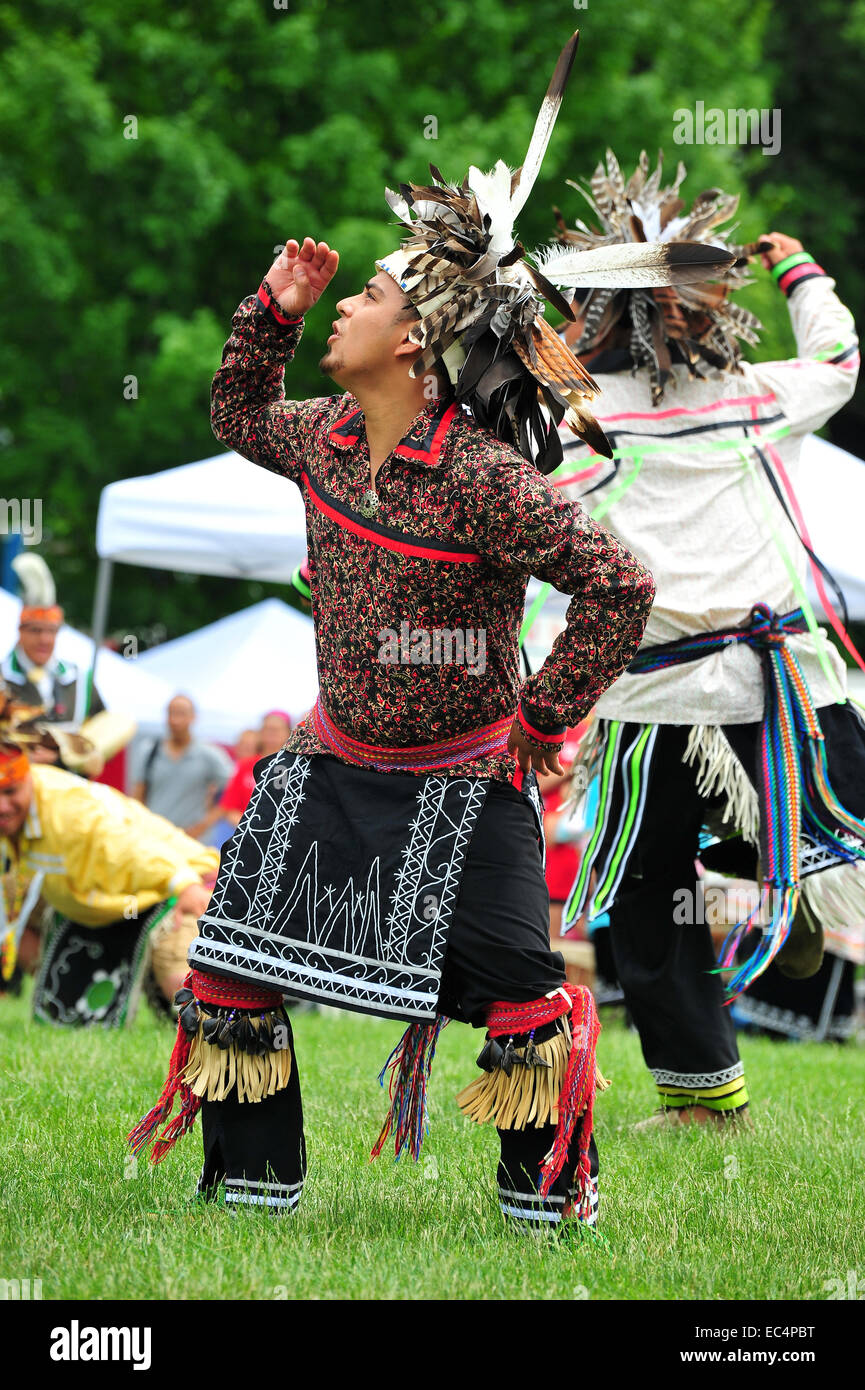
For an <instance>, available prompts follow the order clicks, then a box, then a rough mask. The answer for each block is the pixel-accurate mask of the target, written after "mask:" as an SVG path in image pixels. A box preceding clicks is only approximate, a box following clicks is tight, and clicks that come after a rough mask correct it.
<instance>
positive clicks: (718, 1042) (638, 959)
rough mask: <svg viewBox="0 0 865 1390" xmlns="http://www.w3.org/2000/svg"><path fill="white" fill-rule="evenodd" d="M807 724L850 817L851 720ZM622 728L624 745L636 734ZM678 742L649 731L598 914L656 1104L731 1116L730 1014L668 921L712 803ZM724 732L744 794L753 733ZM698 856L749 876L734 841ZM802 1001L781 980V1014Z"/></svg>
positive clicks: (679, 930)
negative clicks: (610, 889)
mask: <svg viewBox="0 0 865 1390" xmlns="http://www.w3.org/2000/svg"><path fill="white" fill-rule="evenodd" d="M819 717H820V723H821V726H822V729H823V732H824V734H825V737H826V758H827V765H828V772H829V778H830V781H831V783H832V786H833V788H834V790H835V792H836V794H837V795H838V797H839V799H840V801H841V802H842V804H843V805H844V806H846V808H847V809H848V810H849V811H852V812H853V814H854V815H857V816H860V817H861V816H862V815H863V812H865V726H863V721H862V719H861V717H860V716H859V714H858V712H857V711H856V709H855V708H854V707H853V706H851V705H849V704H847V705H828V706H826V707H823V708H821V709H820V711H819ZM622 727H623V731H624V732H623V738H622V744H623V746H624V745H625V744H627V743H628V742H629V740H630V738H632V737H633V736H634V735H635V733H636V732H637V731H638V729H639V728H640V726H639V725H636V724H623V726H622ZM689 732H690V730H689V729H688V728H687V727H684V726H680V725H670V724H662V725H659V726H658V729H657V737H656V743H655V749H654V754H653V757H652V763H651V769H650V772H649V776H648V784H647V791H646V802H645V808H644V811H643V814H642V820H641V823H640V829H639V832H638V835H637V839H636V842H635V845H634V849H633V851H632V853H631V856H630V859H629V861H628V866H627V872H626V873H625V875H624V877H623V879H622V883H621V886H620V889H619V891H618V893H617V896H616V900H615V902H614V904H613V906H612V907H611V908H610V941H611V946H612V951H613V956H614V959H615V964H616V971H617V974H618V976H619V980H620V981H621V984H622V989H623V991H624V994H625V999H626V1002H627V1005H628V1008H629V1009H630V1012H631V1015H632V1017H633V1019H634V1022H635V1024H636V1026H637V1028H638V1030H639V1033H640V1042H641V1044H642V1048H643V1056H644V1058H645V1060H646V1064H647V1066H648V1067H649V1069H650V1070H651V1072H652V1076H653V1078H654V1080H655V1083H656V1085H657V1086H658V1089H659V1091H660V1093H661V1098H662V1101H663V1103H664V1104H665V1105H667V1106H681V1105H689V1104H697V1103H699V1104H701V1105H705V1106H708V1107H709V1108H710V1109H716V1110H733V1109H736V1108H741V1107H742V1106H743V1105H744V1104H746V1103H747V1091H746V1089H745V1080H744V1072H743V1068H742V1064H741V1062H740V1060H739V1052H738V1047H737V1044H736V1037H735V1028H734V1019H733V1013H732V1011H731V1009H730V1008H728V1007H725V1006H723V989H722V986H721V984H720V977H719V976H718V975H716V974H713V973H711V972H713V971H714V970H715V968H716V961H715V955H714V949H713V946H712V940H711V933H710V931H709V927H708V925H700V924H699V922H694V921H691V922H686V923H680V924H677V922H676V912H675V902H676V899H675V897H674V895H675V894H677V893H679V892H681V890H683V889H684V890H686V892H687V893H691V894H693V897H692V899H691V900H692V901H693V902H695V903H696V901H697V880H696V874H695V871H694V860H695V859H696V858H697V857H698V853H699V833H700V828H701V826H702V824H703V823H704V821H705V820H706V817H707V814H708V813H710V812H711V811H712V810H713V809H718V808H719V807H720V806H721V804H722V803H721V801H720V800H713V799H708V798H706V797H703V796H701V795H700V794H699V793H698V791H697V772H696V770H695V769H694V768H693V767H691V766H689V765H687V764H685V763H683V762H682V757H683V755H684V753H685V747H686V743H687V739H688V734H689ZM724 734H725V736H726V738H727V740H728V742H729V743H730V745H731V747H732V748H733V751H734V752H735V754H736V756H737V758H738V759H739V761H740V762H741V764H742V766H743V768H744V770H745V772H746V773H747V775H748V777H749V778H750V780H751V781H752V783H753V784H754V785H755V786H756V785H757V758H758V752H759V734H760V725H759V724H757V723H751V724H729V725H724ZM612 823H613V822H612V818H611V824H612ZM700 857H701V859H702V861H703V863H704V864H705V865H706V866H707V867H709V868H716V869H718V870H720V871H721V872H726V873H733V874H736V875H738V876H740V877H743V878H756V877H757V852H756V850H755V849H754V848H753V846H751V845H748V844H746V843H745V842H744V841H743V840H742V839H741V838H739V837H736V838H734V839H732V840H727V841H722V842H721V843H720V844H719V845H717V846H713V847H712V848H711V849H710V850H708V851H703V852H702V853H701V854H700ZM679 901H681V899H680V900H679ZM827 968H828V967H827ZM778 979H783V977H781V976H780V975H779V974H778V972H777V971H775V970H774V967H770V969H769V970H767V971H766V972H765V974H764V975H761V976H760V977H758V979H757V980H755V981H754V983H753V984H752V985H751V986H750V987H749V989H748V991H747V994H746V995H745V996H744V999H745V1000H746V1001H747V1000H751V1001H754V1003H755V1004H756V1002H757V1001H759V1000H763V1001H764V1002H765V1003H766V1004H767V1005H773V1004H774V999H773V997H772V996H773V990H775V989H776V988H777V987H778V986H777V980H778ZM809 992H810V990H809V982H808V981H807V980H805V981H798V980H785V981H784V985H783V994H784V1001H785V1007H787V1008H793V1009H795V1008H796V1005H795V1003H794V1002H793V1001H795V1000H796V998H797V997H798V999H799V1000H800V1001H801V1008H802V1011H803V1012H807V1001H808V997H809ZM747 1008H748V1005H747V1004H746V1005H745V1009H746V1010H747Z"/></svg>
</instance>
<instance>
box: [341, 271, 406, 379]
mask: <svg viewBox="0 0 865 1390" xmlns="http://www.w3.org/2000/svg"><path fill="white" fill-rule="evenodd" d="M336 308H337V313H338V314H339V318H338V320H337V321H336V322H335V323H334V326H333V333H332V334H331V336H330V337H329V338H328V340H327V351H326V353H325V355H324V357H322V359H321V361H320V363H319V366H320V368H321V370H322V371H323V372H326V373H327V375H328V376H329V377H332V378H333V380H334V381H335V382H337V383H338V384H339V385H340V386H348V385H349V383H352V382H357V381H363V379H364V378H370V379H375V378H377V377H381V375H382V372H383V371H386V370H392V369H393V367H394V365H395V363H401V364H403V365H404V370H405V374H406V376H407V375H408V372H409V368H410V367H411V364H412V362H413V360H414V358H415V357H416V356H417V353H418V348H417V347H412V346H410V345H409V346H408V347H406V346H405V345H406V343H407V339H408V334H409V332H410V330H411V328H412V326H413V324H414V323H416V322H417V316H416V315H415V314H414V313H413V312H412V311H411V305H410V304H409V301H408V299H407V298H406V296H405V295H404V294H403V292H402V290H401V289H400V287H399V285H398V284H397V283H396V281H395V280H392V279H391V277H390V276H389V275H388V274H387V272H386V271H384V270H379V271H377V272H376V274H375V275H374V276H373V277H372V279H371V280H368V281H367V282H366V284H365V285H364V287H363V289H362V290H361V292H360V294H356V295H354V296H352V298H350V299H341V300H340V301H339V303H338V304H337V306H336Z"/></svg>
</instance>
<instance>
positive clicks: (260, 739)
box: [200, 709, 291, 849]
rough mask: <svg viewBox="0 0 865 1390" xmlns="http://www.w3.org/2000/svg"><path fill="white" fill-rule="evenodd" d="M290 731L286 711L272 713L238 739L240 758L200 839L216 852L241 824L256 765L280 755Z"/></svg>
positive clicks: (208, 817)
mask: <svg viewBox="0 0 865 1390" xmlns="http://www.w3.org/2000/svg"><path fill="white" fill-rule="evenodd" d="M290 732H291V719H290V718H289V716H288V715H287V714H286V713H285V711H284V710H276V709H275V710H271V711H270V713H269V714H266V715H265V716H264V718H263V719H262V721H261V728H260V729H259V730H255V729H245V730H244V732H243V733H242V734H241V735H240V738H239V739H238V740H237V747H236V748H235V750H234V756H235V758H236V759H237V762H236V765H235V768H234V773H233V775H232V777H231V780H230V781H229V783H228V786H227V787H226V788H225V791H224V792H223V793H222V796H221V798H220V800H219V802H218V804H217V805H215V806H214V807H213V809H212V810H211V811H210V812H209V814H208V815H207V816H206V817H205V820H204V823H203V825H202V827H201V831H200V837H201V838H205V837H206V841H207V844H210V845H215V846H216V848H217V849H221V847H222V846H223V845H224V844H225V841H226V840H227V839H228V837H229V836H230V835H231V833H232V831H233V830H234V828H235V826H237V825H238V824H239V823H240V817H241V816H242V815H243V813H244V811H245V810H246V808H247V806H248V805H249V799H250V797H251V796H252V793H253V790H254V789H255V765H256V763H258V762H259V761H260V760H261V759H262V758H269V757H272V756H273V754H274V753H278V752H279V750H280V748H281V747H282V746H283V744H284V743H285V741H286V739H287V738H288V735H289V734H290ZM250 736H251V738H252V739H253V740H255V745H256V748H255V749H254V751H253V752H252V753H251V754H247V755H244V754H243V753H242V751H241V747H242V744H243V741H244V740H247V739H248V738H249V737H250Z"/></svg>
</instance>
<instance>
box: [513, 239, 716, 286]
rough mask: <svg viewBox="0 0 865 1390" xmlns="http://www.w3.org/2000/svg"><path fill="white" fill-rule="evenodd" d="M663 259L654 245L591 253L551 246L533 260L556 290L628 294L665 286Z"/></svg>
mask: <svg viewBox="0 0 865 1390" xmlns="http://www.w3.org/2000/svg"><path fill="white" fill-rule="evenodd" d="M665 256H666V247H664V246H662V245H659V244H658V243H657V242H654V243H643V242H626V243H624V244H622V245H618V246H599V247H597V248H596V249H595V250H592V251H577V250H575V249H574V248H573V247H558V246H554V247H551V248H550V249H549V250H546V251H544V250H542V251H539V252H538V253H537V256H536V259H537V262H538V265H539V267H540V269H541V271H542V272H543V274H544V275H546V277H547V279H548V280H551V281H552V283H553V284H554V285H557V286H558V288H559V289H620V290H630V289H642V288H644V287H646V288H651V287H652V286H653V285H668V284H669V283H670V272H669V269H668V267H667V263H666V259H665ZM695 278H696V277H695Z"/></svg>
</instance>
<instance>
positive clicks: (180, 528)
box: [96, 453, 306, 583]
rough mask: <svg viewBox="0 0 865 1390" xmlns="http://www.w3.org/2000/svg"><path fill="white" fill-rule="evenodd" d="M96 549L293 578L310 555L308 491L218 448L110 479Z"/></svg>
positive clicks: (169, 564)
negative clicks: (158, 469) (191, 459)
mask: <svg viewBox="0 0 865 1390" xmlns="http://www.w3.org/2000/svg"><path fill="white" fill-rule="evenodd" d="M96 550H97V553H98V555H99V556H100V558H101V559H104V560H112V561H119V562H120V563H122V564H126V565H146V566H147V567H148V568H150V569H161V570H179V571H180V572H181V573H183V574H222V575H226V576H228V577H229V578H234V579H263V580H270V581H271V582H272V583H288V582H289V581H290V579H291V576H292V574H293V572H294V570H295V568H296V566H297V565H298V564H299V563H300V561H301V560H302V559H303V558H304V556H305V555H306V522H305V517H304V507H303V499H302V497H301V495H300V492H299V490H298V489H297V488H296V487H294V486H292V485H289V484H287V482H286V480H285V478H281V477H279V476H278V475H277V474H275V473H269V472H268V471H267V469H266V468H259V467H258V465H257V464H254V463H250V462H249V460H248V459H244V458H241V457H240V455H239V454H234V453H228V454H217V455H216V456H215V457H214V458H209V459H202V460H201V461H200V462H199V463H186V464H183V466H182V467H180V468H169V469H168V470H167V471H166V472H164V473H151V474H150V475H148V476H147V477H143V478H123V479H121V481H120V482H116V483H109V485H108V487H106V488H105V489H104V490H103V493H102V497H101V499H100V502H99V517H98V519H97V522H96Z"/></svg>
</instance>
